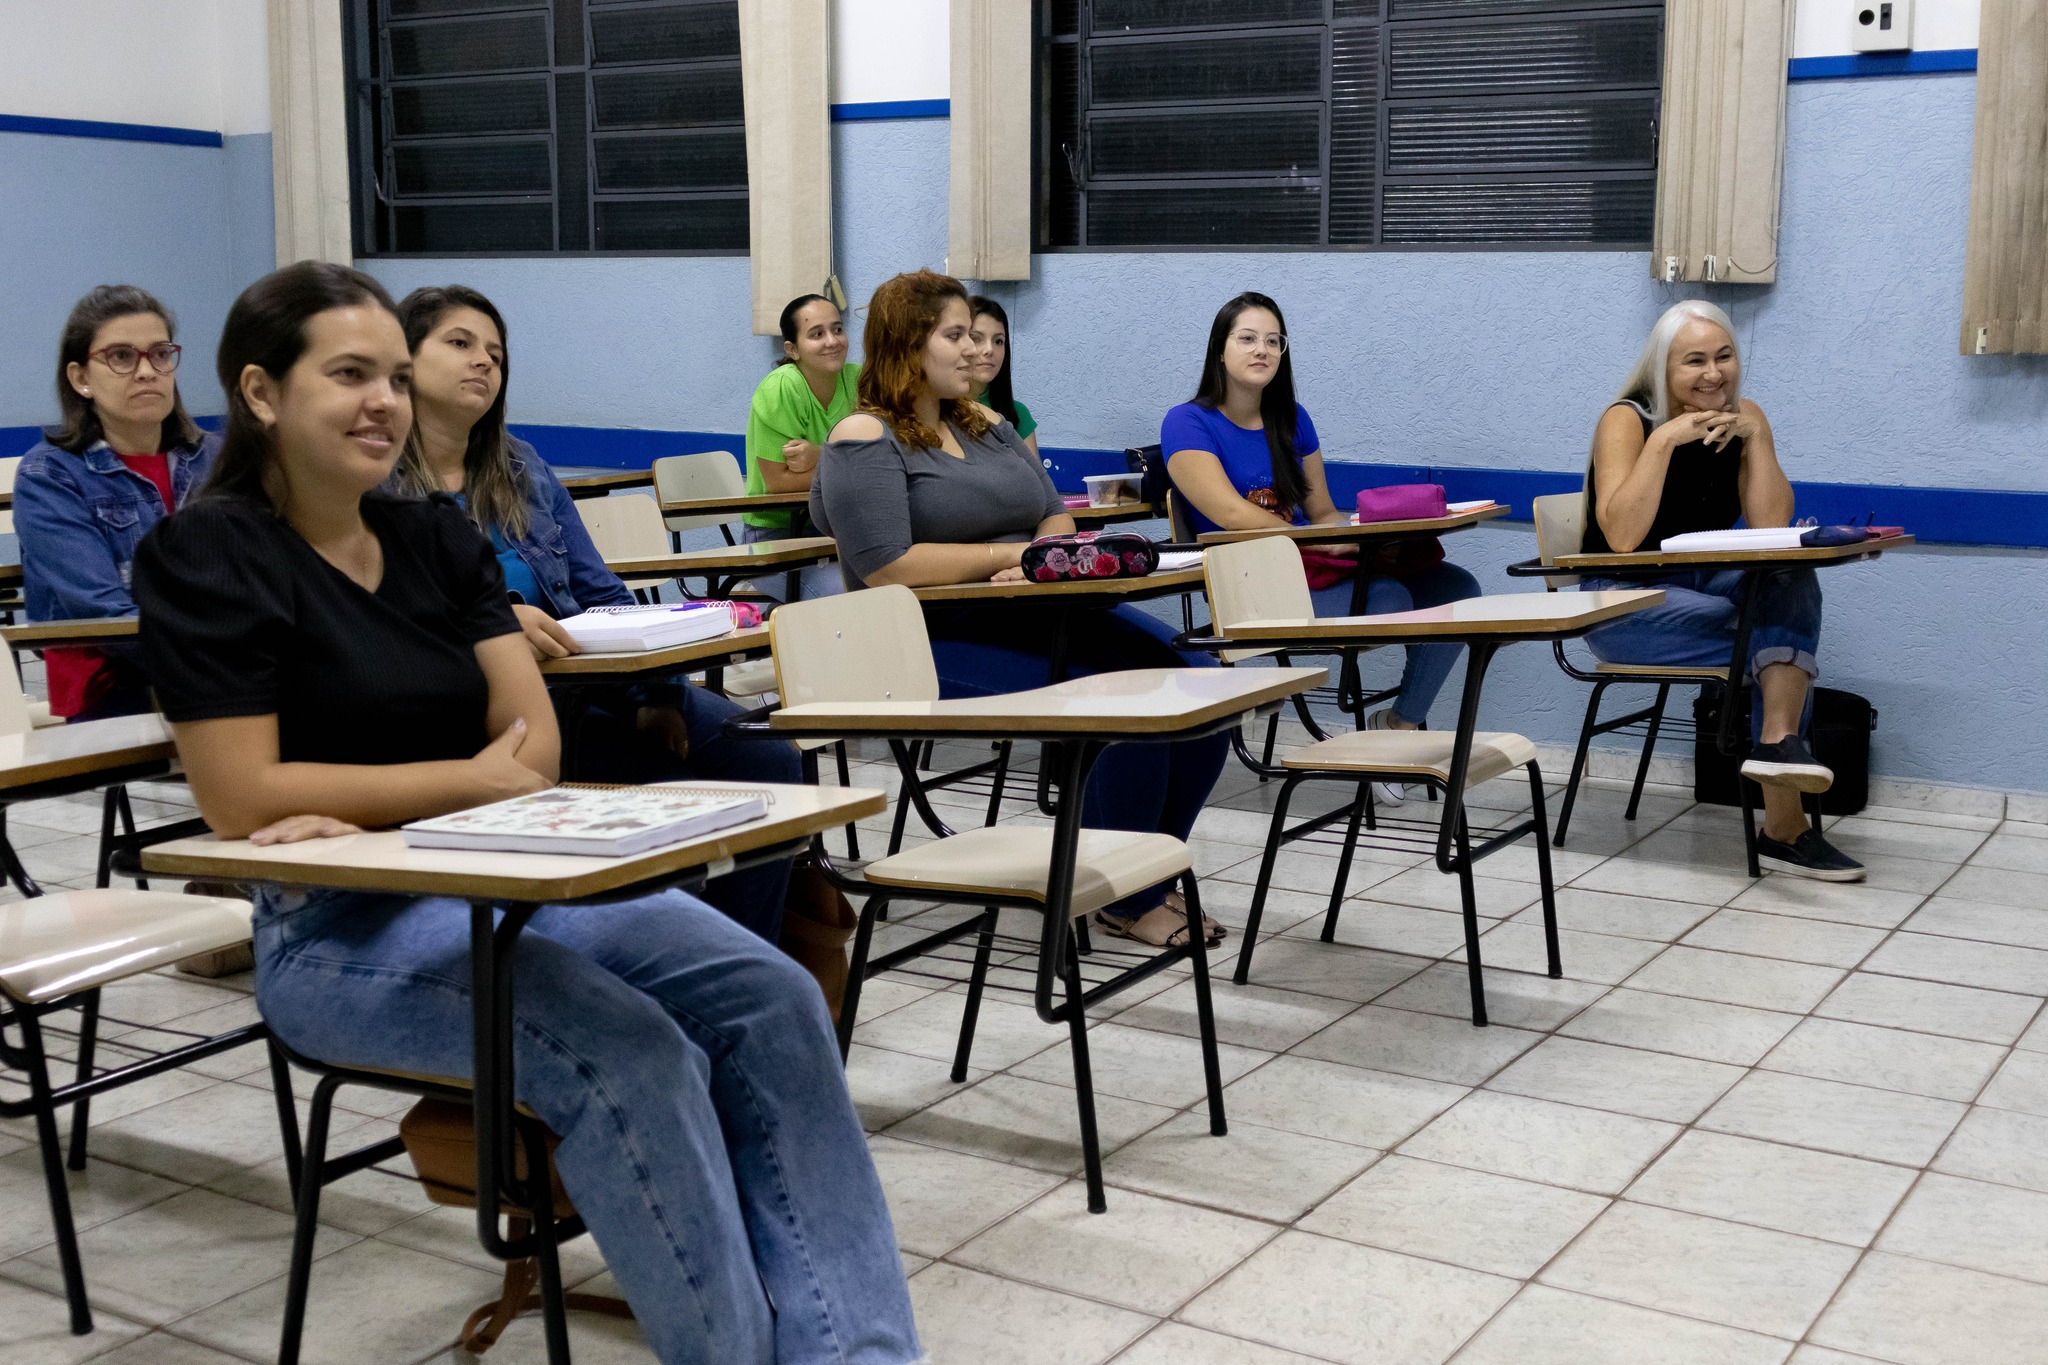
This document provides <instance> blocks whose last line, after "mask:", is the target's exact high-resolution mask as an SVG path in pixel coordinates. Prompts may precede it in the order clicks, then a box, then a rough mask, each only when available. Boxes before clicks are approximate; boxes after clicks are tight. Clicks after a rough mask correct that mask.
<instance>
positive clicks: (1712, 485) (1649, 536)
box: [1579, 403, 1742, 555]
mask: <svg viewBox="0 0 2048 1365" xmlns="http://www.w3.org/2000/svg"><path fill="white" fill-rule="evenodd" d="M1615 406H1617V407H1626V408H1628V409H1629V410H1630V411H1632V412H1634V413H1635V415H1636V417H1637V418H1638V419H1640V420H1641V422H1642V424H1643V439H1644V440H1645V441H1648V440H1649V439H1650V433H1651V432H1653V431H1655V430H1656V429H1657V423H1656V421H1655V419H1653V418H1652V417H1651V416H1650V414H1649V413H1647V412H1645V411H1643V410H1642V409H1641V408H1639V407H1637V406H1636V405H1635V404H1634V403H1620V404H1616V405H1615ZM1598 513H1599V495H1598V490H1597V489H1595V488H1594V486H1593V471H1592V470H1591V469H1590V468H1589V469H1587V470H1586V530H1585V535H1584V538H1583V540H1582V541H1581V543H1580V545H1579V552H1580V553H1581V554H1589V555H1604V554H1610V553H1612V550H1613V547H1612V546H1610V545H1608V543H1607V533H1606V532H1605V531H1603V530H1601V529H1600V517H1599V515H1598ZM1741 519H1742V438H1741V437H1740V436H1737V437H1735V438H1734V439H1733V440H1731V441H1729V442H1728V445H1727V447H1726V449H1722V450H1716V449H1714V448H1713V447H1712V446H1710V445H1708V444H1707V443H1706V442H1705V441H1687V442H1686V443H1685V444H1684V445H1682V446H1679V447H1678V448H1677V449H1676V450H1673V451H1672V452H1671V463H1670V465H1669V466H1668V467H1666V469H1665V470H1664V491H1663V493H1662V494H1661V495H1660V496H1659V497H1658V499H1657V515H1656V517H1655V518H1654V519H1653V520H1652V521H1651V522H1650V529H1649V530H1648V531H1647V532H1645V533H1644V535H1643V538H1642V540H1641V542H1640V543H1638V544H1637V546H1636V549H1638V550H1642V551H1647V552H1650V553H1653V554H1654V553H1655V552H1656V551H1657V549H1658V548H1659V547H1660V546H1662V545H1663V544H1664V542H1665V541H1667V540H1669V539H1670V538H1671V537H1673V536H1682V535H1686V534H1688V533H1689V532H1693V531H1725V530H1727V529H1728V528H1729V527H1731V526H1733V525H1734V524H1735V523H1736V522H1738V521H1740V520H1741Z"/></svg>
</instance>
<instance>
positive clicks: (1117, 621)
mask: <svg viewBox="0 0 2048 1365" xmlns="http://www.w3.org/2000/svg"><path fill="white" fill-rule="evenodd" d="M1069 620H1070V624H1069V627H1068V635H1067V668H1066V671H1067V676H1068V677H1070V678H1079V677H1085V676H1087V675H1089V674H1093V673H1115V672H1119V671H1121V670H1124V669H1130V668H1214V667H1216V661H1215V660H1214V659H1213V658H1211V657H1210V656H1209V655H1207V654H1191V653H1190V654H1184V653H1182V652H1181V651H1179V650H1177V649H1175V648H1173V646H1172V643H1171V642H1172V640H1173V636H1174V631H1173V628H1172V627H1170V626H1168V625H1167V624H1166V623H1165V622H1163V621H1160V620H1158V619H1157V618H1155V617H1152V616H1148V615H1146V614H1145V613H1144V612H1142V611H1139V610H1138V609H1136V608H1135V607H1128V606H1126V607H1117V608H1115V609H1113V610H1110V611H1076V612H1073V613H1071V614H1070V618H1069ZM1052 622H1053V617H1052V615H1051V614H1050V612H1045V611H1041V610H1039V609H1035V608H1032V607H1030V606H1015V607H1011V606H1005V607H1002V608H1000V609H995V610H991V609H989V608H986V607H968V608H953V609H950V610H946V611H931V612H927V613H926V614H925V624H926V626H927V628H928V629H929V630H930V632H931V638H932V662H933V663H934V664H935V665H936V666H937V668H938V673H939V695H940V696H942V697H948V698H950V697H993V696H997V695H1000V694H1001V693H1004V692H1022V691H1024V690H1026V689H1027V688H1033V687H1044V686H1045V685H1046V683H1047V681H1048V679H1049V677H1050V671H1049V670H1050V667H1051V648H1052V636H1051V630H1052ZM1229 757H1230V740H1229V738H1228V737H1227V736H1225V735H1210V736H1208V737H1207V738H1204V739H1184V740H1180V741H1178V742H1176V743H1172V744H1112V745H1110V746H1109V747H1108V748H1107V749H1105V750H1103V752H1102V756H1101V757H1100V758H1099V759H1097V760H1096V764H1095V770H1094V772H1092V773H1090V774H1089V777H1088V788H1087V791H1086V793H1085V794H1084V796H1083V799H1082V803H1081V823H1082V824H1083V825H1085V826H1086V827H1088V828H1089V829H1124V830H1135V831H1137V832H1139V833H1142V834H1171V835H1172V836H1173V837H1174V838H1176V839H1186V838H1187V837H1188V835H1189V834H1191V833H1192V832H1193V831H1194V828H1195V817H1196V816H1198V815H1200V814H1201V813H1202V806H1203V804H1204V803H1205V802H1206V801H1208V799H1209V789H1210V788H1211V787H1213V786H1215V785H1216V779H1217V777H1219V776H1220V775H1221V774H1222V772H1223V765H1224V763H1225V762H1226V761H1227V760H1228V759H1229ZM1165 898H1166V888H1165V887H1164V886H1154V887H1150V888H1148V889H1146V890H1144V891H1140V892H1138V893H1137V894H1135V895H1131V896H1126V897H1125V898H1124V899H1122V900H1120V901H1118V902H1116V903H1115V904H1114V905H1111V906H1109V907H1107V909H1106V911H1105V913H1107V914H1111V915H1115V916H1117V917H1119V918H1131V917H1133V916H1137V915H1142V914H1144V913H1145V912H1146V911H1147V910H1150V909H1152V908H1153V907H1154V906H1156V905H1158V904H1160V902H1162V901H1163V900H1165Z"/></svg>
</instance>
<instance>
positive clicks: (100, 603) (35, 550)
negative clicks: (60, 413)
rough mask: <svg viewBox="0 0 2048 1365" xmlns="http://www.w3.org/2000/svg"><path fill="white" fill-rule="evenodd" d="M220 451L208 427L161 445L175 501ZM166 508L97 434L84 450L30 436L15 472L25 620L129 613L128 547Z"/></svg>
mask: <svg viewBox="0 0 2048 1365" xmlns="http://www.w3.org/2000/svg"><path fill="white" fill-rule="evenodd" d="M219 450H220V437H219V436H218V435H214V434H208V435H206V436H205V437H203V438H202V439H201V440H200V442H199V444H198V445H196V446H189V445H181V446H176V447H174V448H172V449H171V450H170V451H169V452H168V453H169V455H170V466H171V492H172V493H173V494H174V495H175V499H176V501H177V503H178V505H179V506H183V505H184V503H185V500H186V499H187V498H189V497H190V496H191V495H192V492H193V490H194V489H196V488H198V487H199V485H200V484H201V483H203V482H204V481H205V479H206V476H207V474H208V473H209V472H211V470H212V469H213V458H214V455H215V454H216V453H218V451H219ZM166 515H167V509H166V508H165V507H164V504H163V498H162V497H160V496H159V495H158V493H157V491H156V485H155V484H153V483H151V482H150V481H149V480H148V479H146V478H144V477H143V476H142V475H140V474H137V473H136V472H135V471H134V470H132V469H130V468H128V466H126V465H124V464H122V463H121V457H120V456H118V455H116V454H115V453H114V448H113V447H112V446H110V445H108V444H107V443H106V442H105V441H95V442H94V443H93V444H92V445H91V446H90V447H88V448H87V450H86V451H85V453H84V454H83V455H74V454H72V453H71V452H70V451H68V450H60V449H58V448H57V447H56V446H53V445H51V444H50V443H49V442H48V441H39V442H37V443H36V446H35V448H34V449H33V450H31V451H29V452H28V454H27V455H25V456H23V457H22V461H21V467H20V468H19V469H18V470H17V471H16V472H15V476H14V534H15V535H16V536H17V537H19V539H20V544H21V566H22V580H23V589H24V595H25V597H26V599H27V606H28V619H29V620H31V621H65V620H72V619H75V618H78V617H87V616H133V615H134V614H135V599H134V598H133V597H132V596H130V595H129V591H128V588H129V582H130V579H131V577H132V576H133V574H134V571H135V547H136V546H137V545H139V544H141V543H142V538H143V536H145V535H147V534H148V533H149V528H150V527H152V526H154V525H156V524H157V522H159V521H161V520H163V518H164V517H165V516H166ZM108 652H110V653H119V652H120V651H118V650H110V651H108Z"/></svg>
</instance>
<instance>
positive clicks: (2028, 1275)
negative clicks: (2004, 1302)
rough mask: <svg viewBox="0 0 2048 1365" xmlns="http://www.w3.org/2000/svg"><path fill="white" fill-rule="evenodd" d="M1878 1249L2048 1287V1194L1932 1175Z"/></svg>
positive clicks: (1922, 1182)
mask: <svg viewBox="0 0 2048 1365" xmlns="http://www.w3.org/2000/svg"><path fill="white" fill-rule="evenodd" d="M1877 1245H1878V1248H1879V1249H1880V1250H1883V1251H1895V1252H1897V1253H1899V1254H1900V1255H1902V1256H1917V1257H1919V1258H1920V1259H1921V1260H1924V1261H1941V1262H1944V1263H1945V1264H1948V1265H1958V1266H1964V1267H1966V1268H1968V1269H1970V1270H1983V1271H1987V1272H1989V1273H1991V1274H1993V1275H2011V1276H2013V1277H2015V1278H2016V1279H2022V1280H2032V1281H2033V1282H2034V1283H2036V1284H2048V1194H2042V1193H2039V1192H2036V1191H2032V1190H2016V1189H2013V1188H2012V1187H2011V1186H2009V1185H1988V1184H1985V1183H1984V1182H1982V1181H1978V1180H1960V1179H1957V1178H1956V1177H1954V1176H1946V1175H1940V1174H1937V1173H1935V1172H1931V1171H1930V1172H1929V1173H1928V1174H1926V1175H1923V1176H1921V1177H1920V1183H1919V1184H1918V1185H1916V1186H1915V1187H1914V1188H1913V1193H1912V1194H1911V1195H1910V1196H1909V1197H1908V1198H1907V1200H1906V1202H1905V1205H1904V1206H1903V1207H1902V1208H1900V1210H1899V1212H1898V1214H1897V1216H1896V1217H1894V1218H1893V1219H1892V1221H1891V1223H1890V1225H1889V1226H1887V1227H1886V1228H1885V1230H1884V1236H1883V1237H1881V1238H1879V1239H1878V1243H1877Z"/></svg>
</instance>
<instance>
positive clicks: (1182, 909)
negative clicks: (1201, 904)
mask: <svg viewBox="0 0 2048 1365" xmlns="http://www.w3.org/2000/svg"><path fill="white" fill-rule="evenodd" d="M1162 911H1164V912H1165V913H1164V914H1162V913H1161V912H1162ZM1092 918H1093V920H1094V922H1095V927H1096V928H1097V929H1100V930H1101V931H1102V932H1103V933H1105V934H1108V935H1109V936H1110V937H1112V938H1128V939H1132V940H1135V941H1136V942H1139V943H1147V944H1150V945H1151V946H1152V947H1154V948H1181V947H1185V946H1186V945H1187V941H1188V910H1187V901H1186V900H1185V899H1184V898H1183V897H1182V896H1181V894H1180V893H1179V892H1178V891H1169V892H1167V893H1166V899H1165V901H1163V902H1162V903H1160V904H1158V905H1155V906H1153V907H1152V908H1151V909H1150V910H1147V911H1146V912H1145V913H1144V914H1142V915H1134V916H1132V917H1130V918H1128V919H1126V918H1123V917H1121V916H1117V915H1105V914H1104V913H1103V912H1102V911H1100V910H1098V911H1096V912H1095V914H1094V915H1093V916H1092ZM1202 927H1203V929H1204V930H1205V931H1206V935H1207V937H1206V943H1205V946H1207V947H1210V948H1214V947H1215V946H1216V945H1217V944H1219V943H1221V942H1223V939H1224V937H1225V935H1227V934H1228V933H1229V932H1230V931H1229V930H1228V929H1226V928H1224V927H1223V926H1222V925H1221V924H1218V923H1217V922H1216V921H1215V920H1213V919H1210V918H1209V917H1208V916H1207V915H1204V916H1202Z"/></svg>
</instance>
